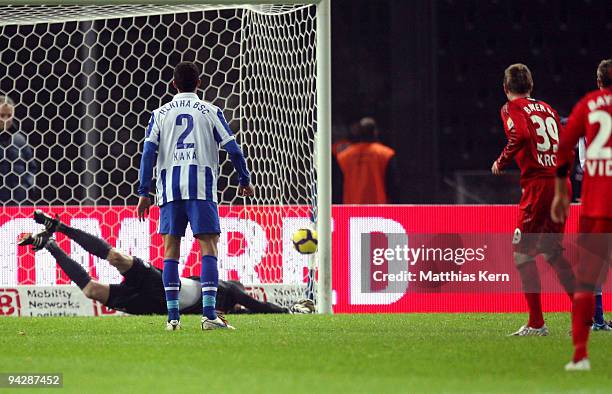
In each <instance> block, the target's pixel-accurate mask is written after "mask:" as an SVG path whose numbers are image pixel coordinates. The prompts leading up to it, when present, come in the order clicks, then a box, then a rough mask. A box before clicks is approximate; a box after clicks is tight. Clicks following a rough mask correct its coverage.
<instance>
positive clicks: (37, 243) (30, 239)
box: [17, 230, 51, 252]
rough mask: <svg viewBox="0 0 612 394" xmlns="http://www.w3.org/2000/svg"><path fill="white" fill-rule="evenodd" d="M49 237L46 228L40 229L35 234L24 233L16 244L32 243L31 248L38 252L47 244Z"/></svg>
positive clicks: (25, 244)
mask: <svg viewBox="0 0 612 394" xmlns="http://www.w3.org/2000/svg"><path fill="white" fill-rule="evenodd" d="M50 238H51V234H49V233H48V232H47V230H44V231H41V232H40V233H37V234H32V233H24V234H23V235H22V236H21V238H20V239H19V242H17V244H18V245H19V246H27V245H32V250H33V251H35V252H38V251H39V250H41V249H42V248H44V247H45V246H46V245H47V242H49V239H50Z"/></svg>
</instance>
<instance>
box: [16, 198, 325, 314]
mask: <svg viewBox="0 0 612 394" xmlns="http://www.w3.org/2000/svg"><path fill="white" fill-rule="evenodd" d="M34 220H35V221H36V223H39V224H43V225H44V226H45V227H46V228H45V230H43V231H41V232H39V233H37V234H31V233H26V234H24V235H23V236H22V238H21V239H20V241H19V245H22V246H25V245H32V246H33V249H34V251H39V250H42V249H46V250H48V251H49V253H51V255H52V256H53V257H54V258H55V260H56V261H57V264H58V265H59V266H60V268H61V269H62V270H63V271H64V272H65V273H66V275H68V277H69V278H70V279H71V280H72V281H73V282H74V283H75V284H76V285H77V286H78V287H79V288H80V289H81V290H82V291H83V293H84V294H85V296H86V297H87V298H90V299H92V300H95V301H98V302H100V303H101V304H103V305H104V306H106V307H108V308H111V309H115V310H118V311H122V312H126V313H129V314H132V315H151V314H155V315H165V314H166V313H167V308H166V297H165V291H164V284H163V281H162V276H163V272H162V270H160V269H158V268H156V267H154V266H153V265H151V264H150V263H147V262H145V261H143V260H141V259H139V258H138V257H135V256H128V255H126V254H124V253H122V252H121V251H120V250H118V249H115V248H113V247H112V246H111V245H110V244H109V243H108V242H106V241H105V240H104V239H101V238H98V237H96V236H94V235H92V234H89V233H87V232H85V231H82V230H79V229H76V228H73V227H70V226H69V225H67V224H65V223H62V222H61V221H60V220H59V218H58V217H55V218H53V217H51V216H49V215H47V214H45V213H43V212H42V211H40V210H36V211H35V212H34ZM55 232H59V233H62V234H64V235H66V236H67V237H68V238H70V239H72V240H74V241H75V242H76V243H77V244H79V245H80V246H81V247H82V248H83V249H85V250H86V251H87V252H88V253H91V254H92V255H94V256H97V257H99V258H101V259H104V260H107V261H108V262H109V264H110V265H112V266H113V267H115V268H117V270H118V271H119V273H121V275H122V276H123V277H124V278H125V280H124V281H123V282H121V283H119V284H110V285H109V284H104V283H100V282H98V281H96V280H95V279H92V278H91V277H90V276H89V274H88V273H87V271H85V269H84V268H83V267H82V266H81V265H80V264H79V263H77V262H76V261H74V260H73V259H72V258H70V256H68V255H67V254H66V252H64V250H63V249H62V248H60V247H59V246H58V245H57V243H56V242H55V239H54V238H53V234H54V233H55ZM179 287H180V291H179V308H180V312H181V313H184V314H202V297H201V291H202V290H201V288H202V285H201V283H200V281H199V277H189V278H180V286H179ZM216 307H217V310H218V311H219V312H222V313H313V312H314V304H313V302H312V301H311V300H306V299H304V300H299V301H297V302H296V303H295V304H293V306H291V307H290V308H286V307H283V306H280V305H277V304H274V303H271V302H262V301H259V300H257V299H255V298H253V297H251V296H250V295H249V294H247V293H246V292H245V291H244V286H242V284H241V283H240V282H238V281H223V280H220V281H219V287H218V291H217V295H216ZM219 316H220V318H221V319H223V316H222V315H219Z"/></svg>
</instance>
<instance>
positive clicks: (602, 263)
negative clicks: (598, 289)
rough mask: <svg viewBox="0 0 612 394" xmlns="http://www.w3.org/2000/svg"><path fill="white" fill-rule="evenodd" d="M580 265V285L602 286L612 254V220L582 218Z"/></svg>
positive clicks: (577, 272)
mask: <svg viewBox="0 0 612 394" xmlns="http://www.w3.org/2000/svg"><path fill="white" fill-rule="evenodd" d="M578 228H579V233H580V234H579V236H578V246H579V248H578V263H577V268H576V278H577V280H578V283H579V284H590V285H592V284H596V285H599V286H601V285H602V282H603V281H604V280H605V279H606V276H607V272H608V266H609V264H610V254H611V253H612V218H609V219H608V218H592V217H588V216H580V224H579V225H578Z"/></svg>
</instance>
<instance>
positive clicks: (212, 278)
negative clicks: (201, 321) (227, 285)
mask: <svg viewBox="0 0 612 394" xmlns="http://www.w3.org/2000/svg"><path fill="white" fill-rule="evenodd" d="M200 282H202V315H204V316H206V317H207V318H209V319H216V318H217V312H215V306H216V304H217V286H218V285H219V270H218V269H217V258H216V257H215V256H202V273H201V275H200Z"/></svg>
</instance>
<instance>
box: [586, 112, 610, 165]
mask: <svg viewBox="0 0 612 394" xmlns="http://www.w3.org/2000/svg"><path fill="white" fill-rule="evenodd" d="M589 123H590V124H595V123H599V131H598V132H597V135H596V136H595V138H593V141H591V143H590V144H589V147H588V148H587V151H586V158H587V159H591V160H599V159H602V160H610V159H612V147H610V146H606V145H607V144H608V140H609V139H610V136H612V116H610V114H609V113H607V112H605V111H594V112H591V113H590V114H589Z"/></svg>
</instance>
